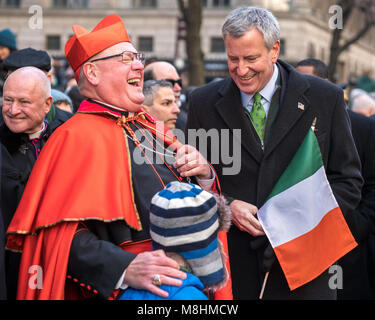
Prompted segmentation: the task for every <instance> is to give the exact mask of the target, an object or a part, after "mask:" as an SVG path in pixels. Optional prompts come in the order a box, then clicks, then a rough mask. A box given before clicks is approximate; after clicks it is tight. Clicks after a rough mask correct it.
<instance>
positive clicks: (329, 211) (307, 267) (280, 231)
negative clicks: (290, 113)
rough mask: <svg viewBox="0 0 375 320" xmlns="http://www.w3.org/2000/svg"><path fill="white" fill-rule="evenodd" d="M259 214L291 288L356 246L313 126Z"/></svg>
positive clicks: (318, 273)
mask: <svg viewBox="0 0 375 320" xmlns="http://www.w3.org/2000/svg"><path fill="white" fill-rule="evenodd" d="M258 218H259V221H260V222H261V224H262V226H263V229H264V231H265V233H266V235H267V237H268V239H269V240H270V242H271V245H272V247H273V249H274V251H275V254H276V256H277V259H278V260H279V263H280V266H281V268H282V269H283V272H284V274H285V277H286V280H287V282H288V285H289V288H290V290H294V289H296V288H298V287H300V286H302V285H304V284H305V283H307V282H309V281H311V280H313V279H314V278H316V277H317V276H319V275H320V274H321V273H322V272H323V271H325V270H326V269H327V268H328V267H329V266H331V265H332V264H333V263H334V262H335V261H337V260H338V259H339V258H341V257H342V256H343V255H345V254H346V253H347V252H349V251H350V250H352V249H353V248H354V247H355V246H356V245H357V243H356V242H355V240H354V238H353V236H352V234H351V232H350V230H349V228H348V226H347V224H346V221H345V219H344V217H343V214H342V212H341V210H340V208H339V206H338V204H337V201H336V199H335V197H334V195H333V193H332V189H331V187H330V185H329V183H328V180H327V176H326V174H325V170H324V167H323V162H322V156H321V154H320V149H319V145H318V141H317V139H316V137H315V134H314V132H313V130H312V129H311V130H309V132H308V133H307V135H306V137H305V139H304V141H303V143H302V144H301V146H300V148H299V149H298V151H297V153H296V154H295V156H294V157H293V159H292V161H291V163H290V164H289V166H288V167H287V168H286V170H285V171H284V173H283V174H282V176H281V177H280V179H279V181H278V182H277V183H276V185H275V187H274V189H273V191H272V192H271V194H270V195H269V197H268V198H267V201H266V202H265V204H264V205H263V206H262V207H261V208H260V209H259V212H258Z"/></svg>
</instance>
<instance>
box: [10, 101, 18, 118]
mask: <svg viewBox="0 0 375 320" xmlns="http://www.w3.org/2000/svg"><path fill="white" fill-rule="evenodd" d="M20 110H21V108H20V106H19V104H18V103H17V101H12V102H10V106H9V108H8V113H9V114H10V115H16V114H18V113H19V112H20Z"/></svg>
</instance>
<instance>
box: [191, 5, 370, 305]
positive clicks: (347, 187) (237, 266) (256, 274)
mask: <svg viewBox="0 0 375 320" xmlns="http://www.w3.org/2000/svg"><path fill="white" fill-rule="evenodd" d="M222 31H223V36H224V42H225V46H226V49H227V55H228V67H229V72H230V75H231V77H228V78H226V79H224V80H222V81H218V82H214V83H210V84H207V85H206V86H203V87H201V88H197V89H195V90H194V91H193V92H192V94H191V96H190V98H189V116H188V122H187V129H200V128H203V129H205V130H206V132H207V131H208V130H210V129H215V130H219V135H218V136H219V141H215V139H210V141H211V144H210V143H209V144H208V148H207V150H208V152H207V157H208V159H209V160H210V162H211V163H213V165H214V168H215V170H216V172H217V174H218V176H219V179H220V182H221V185H222V190H223V192H224V194H225V195H226V196H227V198H230V200H231V202H230V207H231V209H232V214H233V219H232V220H233V226H232V228H231V229H230V231H229V234H228V242H229V243H228V245H229V259H230V267H231V275H232V281H233V293H234V298H235V299H257V298H258V297H259V293H260V291H261V287H262V284H263V280H264V277H265V273H266V271H267V270H268V267H269V265H270V263H268V262H269V261H272V260H273V259H272V254H270V253H272V250H270V246H269V244H268V241H267V238H266V237H265V235H264V231H263V229H262V227H261V225H260V223H259V221H258V220H257V217H256V213H257V210H258V208H260V207H261V206H262V205H263V204H264V202H265V200H266V198H267V196H268V195H269V194H270V192H271V191H272V189H273V187H274V185H275V183H276V182H277V180H278V179H279V177H280V176H281V174H282V173H283V171H284V170H285V168H286V167H287V165H288V164H289V162H290V161H291V159H292V158H293V156H294V154H295V153H296V151H297V149H298V148H299V146H300V144H301V142H302V141H303V139H304V138H305V136H306V134H307V132H308V130H309V129H310V128H311V126H312V125H314V126H315V133H316V136H317V139H318V142H319V146H320V149H321V153H322V157H323V164H324V167H325V170H326V173H327V177H328V180H329V182H330V184H331V187H332V190H333V193H334V195H335V197H336V200H337V202H338V203H339V205H340V208H341V210H342V212H343V214H344V216H345V217H348V216H350V215H351V214H352V213H353V210H354V209H355V208H356V207H357V205H358V203H359V201H360V198H361V187H362V184H363V179H362V176H361V173H360V161H359V157H358V153H357V151H356V148H355V145H354V141H353V137H352V135H351V132H350V123H349V119H348V114H347V112H346V107H345V102H344V99H343V92H342V90H341V89H339V88H338V87H337V86H335V85H333V84H331V83H329V82H328V81H325V80H322V79H319V78H317V77H313V76H307V75H302V74H300V73H298V72H297V71H295V70H294V68H293V67H291V66H290V65H288V64H287V63H285V62H283V61H281V60H278V55H279V49H280V40H279V39H280V33H279V27H278V23H277V21H276V19H275V18H274V17H273V15H272V14H271V13H270V12H269V11H267V10H264V9H261V8H253V7H248V8H239V9H236V10H234V11H232V12H231V13H230V14H229V15H228V17H227V18H226V21H225V22H224V25H223V29H222ZM256 93H259V94H260V95H261V103H262V105H263V106H264V109H265V112H266V120H265V126H264V134H262V135H261V134H260V133H258V132H257V131H256V130H255V127H254V125H253V122H252V120H251V118H250V112H251V109H252V107H253V106H254V103H255V101H254V100H255V99H254V98H255V97H254V96H255V95H256ZM225 129H226V130H227V129H230V130H229V132H230V136H229V140H228V139H227V138H226V135H225V134H223V133H224V132H225V131H222V130H225ZM235 129H240V133H241V134H240V135H239V134H237V133H235V132H238V131H235ZM211 132H212V131H211ZM187 133H188V134H189V131H187ZM190 133H191V132H190ZM188 137H189V135H188ZM224 138H226V140H225V141H227V142H228V143H225V141H224V140H223V139H224ZM210 141H208V142H210ZM194 142H195V141H189V143H194ZM197 147H198V148H199V145H197ZM218 148H219V155H221V156H223V155H224V154H226V155H228V154H229V155H233V158H232V160H233V161H232V162H233V163H229V164H228V161H227V160H228V157H227V158H226V159H224V160H225V161H223V158H222V157H221V158H220V159H219V161H218V159H215V158H214V155H217V149H218ZM228 148H229V149H228ZM201 152H203V150H201ZM233 152H234V153H233ZM239 160H240V161H239ZM234 162H240V166H239V167H238V166H237V165H235V163H234ZM237 169H238V170H237ZM264 253H266V255H265V254H264ZM331 276H332V274H329V272H328V271H326V272H324V273H323V274H321V275H320V276H319V277H317V278H316V279H314V280H312V281H311V282H309V283H307V284H306V285H304V286H302V287H299V288H297V289H295V290H293V291H290V290H289V287H288V285H287V282H286V279H285V276H284V275H283V273H282V270H281V268H280V265H279V264H278V262H277V260H275V262H274V263H273V264H272V267H271V269H270V273H269V277H268V281H267V284H266V287H265V291H264V295H263V298H264V299H336V290H335V288H330V285H329V283H330V281H329V280H330V277H331Z"/></svg>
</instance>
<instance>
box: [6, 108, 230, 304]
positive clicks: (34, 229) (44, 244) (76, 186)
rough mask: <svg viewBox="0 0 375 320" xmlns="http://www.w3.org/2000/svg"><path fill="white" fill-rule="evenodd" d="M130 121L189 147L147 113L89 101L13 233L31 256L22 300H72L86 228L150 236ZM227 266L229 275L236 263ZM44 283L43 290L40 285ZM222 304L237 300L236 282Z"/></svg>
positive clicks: (23, 270)
mask: <svg viewBox="0 0 375 320" xmlns="http://www.w3.org/2000/svg"><path fill="white" fill-rule="evenodd" d="M129 121H134V122H137V123H138V124H139V125H141V126H142V127H144V128H147V129H148V130H149V131H150V132H152V134H153V135H154V136H155V137H158V138H162V139H163V140H164V141H165V145H166V146H171V145H173V146H175V147H176V148H178V147H179V146H180V145H181V144H180V143H179V142H178V141H177V140H176V138H175V137H174V136H173V134H172V133H171V132H170V131H168V129H167V128H166V127H165V128H164V129H163V130H164V132H160V129H159V127H158V128H156V123H155V121H153V119H152V118H151V117H149V116H148V115H147V114H145V113H144V112H139V113H137V114H136V115H135V116H134V117H130V118H125V117H124V116H121V114H120V113H117V112H116V111H112V110H109V109H107V108H105V107H104V106H101V105H99V104H96V103H91V102H88V101H84V102H83V103H82V104H81V107H80V109H79V112H78V113H77V114H75V115H74V116H73V117H72V118H71V119H70V120H68V121H67V122H66V123H65V124H64V125H62V126H61V127H60V128H59V129H58V130H56V131H55V133H54V134H53V135H52V136H51V137H50V138H49V140H48V141H47V143H46V145H45V146H44V148H43V150H42V152H41V154H40V156H39V159H38V160H37V162H36V163H35V166H34V168H33V171H32V173H31V175H30V178H29V181H28V183H27V186H26V189H25V191H24V194H23V197H22V200H21V202H20V204H19V207H18V209H17V211H16V213H15V215H14V218H13V220H12V222H11V224H10V226H9V228H8V231H7V237H8V240H7V248H8V249H10V250H16V251H22V252H23V253H22V260H21V265H20V271H19V280H18V292H17V299H31V300H35V299H42V300H46V299H52V300H60V299H66V298H67V297H68V296H69V297H71V296H72V294H71V293H70V292H69V290H70V289H69V288H68V287H67V286H66V279H67V265H68V258H69V252H70V246H71V243H72V239H73V237H74V234H75V232H76V230H77V226H78V223H79V222H80V221H84V220H93V219H95V220H99V221H103V222H108V223H110V222H113V221H117V220H123V221H124V222H125V223H126V224H127V225H128V226H129V227H130V228H133V229H135V230H141V229H142V226H141V223H140V218H139V215H138V211H137V208H136V205H135V201H134V194H133V189H132V178H131V166H130V159H129V147H128V143H127V137H126V134H125V131H124V128H125V129H126V126H127V122H129ZM219 238H220V239H221V241H222V243H223V245H224V248H225V252H226V253H227V241H226V234H225V233H224V232H220V233H219ZM128 248H129V246H128ZM150 249H151V248H150ZM129 251H131V249H129ZM226 265H227V268H228V271H229V261H227V263H226ZM35 272H42V274H39V275H37V274H35ZM38 276H41V277H42V282H41V284H42V285H41V286H38V285H36V284H35V281H37V279H38ZM215 299H232V293H231V281H230V279H229V281H228V282H227V285H226V286H225V287H224V288H222V289H221V290H218V291H217V292H216V293H215Z"/></svg>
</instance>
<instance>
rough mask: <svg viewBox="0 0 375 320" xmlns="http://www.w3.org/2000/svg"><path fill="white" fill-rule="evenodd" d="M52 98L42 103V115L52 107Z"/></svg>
mask: <svg viewBox="0 0 375 320" xmlns="http://www.w3.org/2000/svg"><path fill="white" fill-rule="evenodd" d="M52 101H53V98H52V97H51V96H50V97H48V98H47V99H46V100H45V101H44V113H45V114H47V113H48V112H49V111H50V109H51V106H52Z"/></svg>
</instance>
